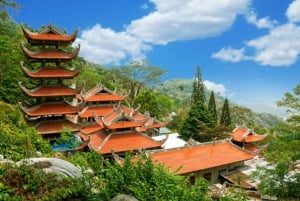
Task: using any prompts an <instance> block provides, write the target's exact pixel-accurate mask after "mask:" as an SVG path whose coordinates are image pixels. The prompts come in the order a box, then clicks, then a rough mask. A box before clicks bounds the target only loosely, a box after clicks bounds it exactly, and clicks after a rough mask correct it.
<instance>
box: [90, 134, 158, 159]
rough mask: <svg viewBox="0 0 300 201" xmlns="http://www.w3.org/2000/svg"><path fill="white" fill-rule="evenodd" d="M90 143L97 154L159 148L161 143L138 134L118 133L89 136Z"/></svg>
mask: <svg viewBox="0 0 300 201" xmlns="http://www.w3.org/2000/svg"><path fill="white" fill-rule="evenodd" d="M90 136H91V139H90V143H91V145H92V147H93V149H95V150H96V151H97V152H99V153H101V154H108V153H111V152H112V151H114V152H126V151H131V150H139V149H151V148H160V147H161V145H162V143H161V142H157V141H155V140H153V139H151V138H150V137H147V136H144V135H142V134H139V133H118V134H116V133H115V134H110V135H105V134H103V133H100V134H92V135H90Z"/></svg>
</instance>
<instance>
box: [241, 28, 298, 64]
mask: <svg viewBox="0 0 300 201" xmlns="http://www.w3.org/2000/svg"><path fill="white" fill-rule="evenodd" d="M247 45H248V46H249V47H252V48H255V49H256V54H255V56H254V58H253V59H254V60H255V61H256V62H258V63H260V64H262V65H270V66H288V65H291V64H293V63H295V62H296V60H297V58H298V56H299V54H300V27H297V26H296V25H294V24H285V25H282V26H279V27H276V28H274V29H272V30H271V31H270V33H269V34H268V35H266V36H263V37H260V38H257V39H254V40H250V41H248V43H247Z"/></svg>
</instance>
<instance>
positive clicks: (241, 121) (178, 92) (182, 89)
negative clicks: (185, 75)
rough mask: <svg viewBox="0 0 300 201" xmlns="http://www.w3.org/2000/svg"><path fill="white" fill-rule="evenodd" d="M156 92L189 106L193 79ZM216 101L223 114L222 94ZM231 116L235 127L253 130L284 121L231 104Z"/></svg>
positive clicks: (159, 87) (176, 81)
mask: <svg viewBox="0 0 300 201" xmlns="http://www.w3.org/2000/svg"><path fill="white" fill-rule="evenodd" d="M153 89H154V91H157V92H160V93H164V94H167V95H168V96H169V97H171V98H173V99H176V100H178V102H180V103H181V105H182V106H184V105H187V104H189V102H190V97H191V93H192V90H193V80H192V79H179V78H176V79H170V80H167V81H165V82H163V83H161V84H160V85H157V86H155V87H154V88H153ZM209 94H210V91H209V90H206V98H207V100H208V98H209ZM215 100H216V105H217V109H218V112H219V113H221V108H222V107H223V103H224V97H222V96H221V95H220V94H217V93H216V94H215ZM229 107H230V114H231V119H232V123H233V125H246V126H248V127H250V128H251V126H254V125H255V126H257V127H261V128H268V127H270V126H273V125H275V124H278V123H280V122H282V119H281V118H279V117H277V116H275V115H272V114H269V113H257V112H254V111H252V110H251V109H249V108H247V107H244V106H240V105H237V104H235V103H232V102H230V100H229Z"/></svg>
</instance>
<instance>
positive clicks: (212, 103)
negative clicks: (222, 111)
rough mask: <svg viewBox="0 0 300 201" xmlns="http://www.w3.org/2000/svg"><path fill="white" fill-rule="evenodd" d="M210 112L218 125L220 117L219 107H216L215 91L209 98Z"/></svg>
mask: <svg viewBox="0 0 300 201" xmlns="http://www.w3.org/2000/svg"><path fill="white" fill-rule="evenodd" d="M208 110H209V111H210V112H211V114H212V116H213V118H214V120H215V122H216V123H217V120H218V116H217V106H216V100H215V93H214V91H211V93H210V96H209V101H208Z"/></svg>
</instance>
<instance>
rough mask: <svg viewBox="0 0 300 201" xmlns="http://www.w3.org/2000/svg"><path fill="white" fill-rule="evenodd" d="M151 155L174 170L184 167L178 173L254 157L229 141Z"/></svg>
mask: <svg viewBox="0 0 300 201" xmlns="http://www.w3.org/2000/svg"><path fill="white" fill-rule="evenodd" d="M150 156H151V157H152V158H153V160H154V161H156V162H159V163H161V164H163V165H164V166H165V167H167V168H170V170H172V171H175V170H177V169H178V168H179V167H182V168H181V169H180V170H179V171H178V172H177V174H185V173H191V172H195V171H199V170H205V169H209V168H213V167H217V166H222V165H226V164H231V163H235V162H240V161H245V160H248V159H251V158H253V155H251V154H249V153H247V152H245V151H243V150H241V149H239V148H237V147H236V146H234V145H232V144H231V143H230V142H229V141H222V142H218V143H217V142H215V143H211V144H205V145H200V146H195V147H188V148H182V149H176V150H167V151H162V152H153V153H151V155H150Z"/></svg>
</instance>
